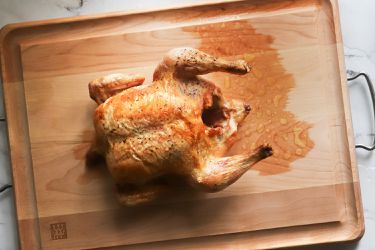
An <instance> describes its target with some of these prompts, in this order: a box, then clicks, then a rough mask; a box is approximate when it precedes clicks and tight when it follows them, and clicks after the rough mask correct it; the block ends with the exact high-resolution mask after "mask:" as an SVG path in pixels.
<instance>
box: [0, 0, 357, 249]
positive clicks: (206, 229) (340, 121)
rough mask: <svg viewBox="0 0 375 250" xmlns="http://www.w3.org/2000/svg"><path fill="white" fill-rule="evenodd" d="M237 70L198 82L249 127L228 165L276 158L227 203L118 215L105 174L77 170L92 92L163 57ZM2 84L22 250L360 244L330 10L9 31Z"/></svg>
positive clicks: (271, 2)
mask: <svg viewBox="0 0 375 250" xmlns="http://www.w3.org/2000/svg"><path fill="white" fill-rule="evenodd" d="M182 46H190V47H195V48H198V49H201V50H203V51H205V52H207V53H210V54H213V55H215V56H220V57H225V58H228V59H243V60H246V61H247V62H248V63H249V64H250V65H252V68H253V71H252V72H251V73H250V74H248V75H245V76H233V75H229V74H225V73H213V74H209V75H206V76H204V77H205V78H207V79H209V80H211V81H213V82H214V83H215V84H217V85H218V86H220V87H221V89H222V90H223V93H224V95H225V97H226V98H229V99H231V98H237V99H242V100H245V101H247V102H249V103H250V104H251V106H252V111H251V113H250V115H249V116H248V117H247V118H246V120H245V122H244V124H243V125H242V126H241V128H240V129H239V131H238V134H237V137H236V141H235V143H234V145H233V147H232V148H231V149H230V150H229V151H228V152H227V154H228V155H231V154H236V153H246V152H251V151H253V150H254V148H256V147H257V146H258V145H261V144H265V143H267V144H270V145H271V146H272V147H273V149H274V155H273V156H272V157H271V158H269V159H267V160H265V161H264V162H262V163H260V164H258V165H257V166H255V167H254V168H253V169H251V170H250V171H248V172H247V173H246V174H245V175H244V176H243V177H241V178H240V179H239V180H238V181H237V182H236V183H235V184H233V185H232V186H230V187H229V188H227V189H225V190H224V191H222V192H219V193H214V194H197V193H191V192H188V191H186V190H185V191H184V190H181V191H179V192H176V194H175V195H172V196H171V197H168V198H164V199H161V200H159V201H158V202H156V203H153V204H150V205H145V206H142V207H136V208H124V207H121V206H119V205H118V203H117V202H116V198H115V195H114V183H113V181H112V179H111V178H110V176H109V174H108V172H107V170H106V168H105V166H103V165H99V166H98V164H96V165H93V164H92V163H90V162H89V161H87V159H86V153H87V151H88V149H89V147H90V145H91V142H92V139H93V135H94V130H93V125H92V115H93V112H94V109H95V107H96V105H95V103H94V102H93V101H92V100H91V99H90V98H89V95H88V89H87V84H88V82H89V81H91V80H93V79H95V78H97V77H100V76H103V75H106V74H109V73H114V72H122V73H134V74H143V75H145V76H146V82H150V81H151V80H152V78H151V76H152V73H153V70H154V69H155V66H156V65H157V63H158V62H159V61H160V60H161V59H162V57H163V55H164V54H165V53H166V52H167V51H168V50H169V49H171V48H175V47H182ZM1 66H2V68H1V70H2V71H1V72H2V79H3V87H4V96H5V109H6V116H7V124H8V134H9V143H10V154H11V161H12V168H13V178H14V189H15V194H16V207H17V219H18V227H19V236H20V243H21V246H22V248H23V249H39V248H44V249H92V248H104V247H112V248H110V249H218V248H222V249H234V248H235V249H249V248H277V247H285V246H297V245H308V244H317V243H328V242H339V241H349V240H355V239H359V238H360V237H361V236H362V234H363V231H364V222H363V212H362V207H361V201H360V192H359V181H358V175H357V168H356V161H355V152H354V144H353V133H352V125H351V119H350V112H349V101H348V96H347V88H346V80H345V74H344V61H343V52H342V41H341V33H340V26H339V19H338V10H337V2H336V1H335V0H332V1H330V0H320V1H319V0H294V1H293V0H289V1H287V0H266V1H239V2H225V3H210V4H208V3H207V5H205V6H193V7H185V8H182V7H175V8H174V9H172V8H171V9H167V10H157V11H152V12H147V13H116V14H107V15H97V16H89V17H76V18H67V19H56V20H50V21H39V22H30V23H21V24H13V25H9V26H6V27H4V28H3V29H2V31H1Z"/></svg>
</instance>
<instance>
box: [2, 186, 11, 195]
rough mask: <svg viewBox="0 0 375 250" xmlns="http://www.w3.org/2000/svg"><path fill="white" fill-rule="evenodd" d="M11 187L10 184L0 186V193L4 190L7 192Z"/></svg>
mask: <svg viewBox="0 0 375 250" xmlns="http://www.w3.org/2000/svg"><path fill="white" fill-rule="evenodd" d="M11 187H12V185H10V184H5V185H4V186H1V187H0V193H2V192H4V191H5V190H7V189H8V188H11Z"/></svg>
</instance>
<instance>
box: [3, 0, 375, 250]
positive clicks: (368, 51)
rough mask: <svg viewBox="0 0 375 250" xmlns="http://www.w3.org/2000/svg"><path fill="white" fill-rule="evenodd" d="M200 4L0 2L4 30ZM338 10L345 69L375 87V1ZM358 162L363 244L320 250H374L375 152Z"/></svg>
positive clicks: (11, 223) (359, 138)
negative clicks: (79, 17)
mask: <svg viewBox="0 0 375 250" xmlns="http://www.w3.org/2000/svg"><path fill="white" fill-rule="evenodd" d="M198 2H199V0H181V1H178V0H158V1H147V0H138V1H121V0H106V1H101V0H49V1H47V0H0V27H2V26H4V25H5V24H7V23H14V22H23V21H30V20H41V19H48V18H56V17H68V16H76V15H86V14H92V13H101V12H111V11H112V12H113V11H125V10H140V9H150V8H153V7H165V6H168V5H170V4H186V5H189V4H192V3H198ZM339 5H340V18H341V27H342V34H343V40H344V50H345V61H346V67H347V69H350V70H353V71H358V72H361V71H363V72H366V73H367V74H368V75H369V76H370V77H371V79H373V82H374V83H375V11H374V9H375V1H373V0H357V1H353V0H339ZM358 81H363V80H358ZM349 86H350V87H349V89H350V91H349V92H350V98H351V107H352V116H353V123H354V125H353V126H354V131H355V139H356V142H357V143H367V144H369V143H371V142H372V141H373V137H374V132H375V131H373V129H372V128H373V127H374V121H373V119H372V110H371V106H370V105H371V102H370V96H369V94H368V93H367V92H366V91H367V90H366V88H365V87H364V86H365V85H363V84H353V83H352V84H350V85H349ZM0 91H1V88H0ZM364 97H365V98H364ZM0 99H1V100H0V103H1V104H0V116H1V117H3V105H2V93H0ZM5 126H6V125H5V123H4V122H0V185H3V184H6V183H11V170H10V163H9V155H8V145H7V144H8V142H7V137H6V127H5ZM357 159H358V168H359V174H360V181H361V190H362V200H363V206H364V211H365V224H366V232H365V235H364V237H363V238H362V239H361V240H360V241H359V242H358V243H352V244H349V245H345V246H338V247H336V248H334V247H332V246H330V247H327V248H325V247H324V248H322V247H319V249H347V250H349V249H360V250H368V249H375V238H373V237H371V236H373V235H375V199H374V194H373V193H374V190H375V167H374V166H375V153H371V152H366V151H363V150H357ZM13 202H14V197H13V193H12V190H7V191H6V192H4V193H2V194H1V195H0V250H11V249H18V239H17V229H16V220H15V210H14V204H13ZM311 249H318V248H311Z"/></svg>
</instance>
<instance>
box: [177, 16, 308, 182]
mask: <svg viewBox="0 0 375 250" xmlns="http://www.w3.org/2000/svg"><path fill="white" fill-rule="evenodd" d="M184 31H185V32H190V33H191V34H194V35H196V36H197V37H199V38H200V45H199V47H198V49H200V50H203V51H205V52H207V53H210V54H212V55H214V56H217V57H224V58H227V59H231V60H234V59H243V60H245V61H246V62H247V63H248V64H249V65H250V66H251V72H250V74H247V75H242V76H234V75H228V74H223V73H212V74H210V75H209V79H210V80H212V81H213V82H214V83H215V84H217V85H218V86H220V87H221V89H222V91H223V93H224V96H226V97H227V98H236V99H241V100H244V101H245V102H247V103H249V104H250V106H251V111H250V114H249V115H248V116H247V117H246V119H245V121H244V123H243V124H242V126H241V127H240V129H239V131H238V134H237V137H236V138H235V141H234V142H233V146H232V147H231V148H230V150H229V151H228V152H227V155H235V154H239V153H248V152H253V151H254V150H256V149H257V148H258V147H259V146H261V145H265V144H268V145H270V146H271V147H272V149H273V152H274V154H273V156H271V157H269V158H267V159H266V160H264V161H262V162H260V163H259V164H257V165H256V166H254V167H253V169H255V170H257V171H259V172H260V174H261V175H272V174H279V173H283V172H286V171H289V170H290V164H291V163H292V162H294V161H295V160H297V159H300V158H303V157H305V156H306V155H307V154H308V153H309V152H310V150H311V149H312V148H313V147H314V142H313V140H312V139H311V138H310V135H309V129H310V128H311V127H312V124H309V123H308V122H305V121H301V120H298V119H297V118H296V116H295V115H294V114H293V113H292V112H290V111H287V110H286V105H287V102H288V95H289V93H290V91H291V90H292V89H293V88H294V87H295V85H296V84H295V79H294V78H293V75H292V74H290V73H288V72H287V70H286V69H285V67H284V66H283V64H282V61H281V57H280V56H279V54H278V51H277V50H276V49H275V48H273V46H272V44H273V41H274V38H273V37H272V36H270V35H265V34H260V33H257V31H256V30H255V29H254V28H253V27H252V25H251V23H250V22H248V21H228V22H223V23H214V24H205V25H199V26H192V27H186V28H184Z"/></svg>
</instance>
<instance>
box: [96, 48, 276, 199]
mask: <svg viewBox="0 0 375 250" xmlns="http://www.w3.org/2000/svg"><path fill="white" fill-rule="evenodd" d="M215 71H223V72H228V73H232V74H246V73H248V72H249V71H250V67H249V66H248V65H247V63H246V62H245V61H243V60H236V61H227V60H224V59H221V58H216V57H213V56H211V55H208V54H206V53H204V52H202V51H199V50H197V49H193V48H178V49H173V50H171V51H169V52H168V53H167V55H166V56H165V57H164V59H163V61H162V62H161V63H160V64H159V65H158V66H157V68H156V70H155V72H154V76H153V82H152V83H151V84H149V85H142V84H143V81H144V77H142V76H139V75H123V74H112V75H108V76H105V77H102V78H99V79H96V80H94V81H92V82H90V83H89V92H90V97H91V98H92V99H93V100H95V101H96V102H97V103H98V105H99V106H98V108H97V109H96V111H95V117H94V125H95V130H96V133H97V142H96V147H95V151H97V152H98V153H100V154H101V155H103V156H104V157H105V159H106V163H107V167H108V169H109V171H110V173H111V175H112V176H113V178H114V179H115V181H116V183H117V184H118V192H119V195H118V197H119V200H120V202H121V203H122V204H124V205H135V204H139V203H145V202H149V201H151V200H153V199H155V198H157V197H158V196H159V195H160V194H161V193H163V192H164V191H165V190H166V187H165V186H162V185H160V184H155V183H157V182H155V180H157V179H158V178H161V177H163V176H167V175H168V176H179V177H180V178H181V177H182V178H183V179H185V180H186V182H187V183H189V184H190V185H191V186H193V187H195V188H198V189H201V190H204V191H208V192H214V191H219V190H222V189H224V188H225V187H227V186H228V185H230V184H232V183H233V182H235V181H236V180H237V179H238V178H239V177H240V176H241V175H243V174H244V173H245V172H246V171H247V170H248V169H249V168H250V167H251V166H252V165H253V164H255V163H256V162H258V161H260V160H262V159H264V158H266V157H268V156H270V155H271V154H272V150H271V148H269V147H267V146H265V147H261V148H259V149H258V151H257V152H255V154H253V155H246V154H243V155H236V156H232V157H221V155H222V153H223V152H225V151H226V149H227V147H228V142H229V141H230V138H231V137H233V136H234V135H235V133H236V131H237V128H238V126H239V124H240V123H241V122H242V121H243V120H244V119H245V117H246V116H247V115H248V113H249V112H250V106H249V105H248V104H246V103H244V102H242V101H239V100H226V99H225V98H224V97H223V94H222V93H221V90H220V89H219V88H218V87H217V86H215V85H214V84H213V83H211V82H209V81H207V80H205V79H203V78H201V77H199V76H198V75H202V74H207V73H210V72H215Z"/></svg>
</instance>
